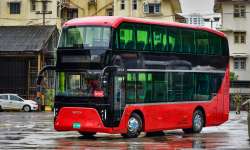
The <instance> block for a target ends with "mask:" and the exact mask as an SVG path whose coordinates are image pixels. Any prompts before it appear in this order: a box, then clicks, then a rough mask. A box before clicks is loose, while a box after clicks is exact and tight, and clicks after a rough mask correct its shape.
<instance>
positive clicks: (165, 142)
mask: <svg viewBox="0 0 250 150" xmlns="http://www.w3.org/2000/svg"><path fill="white" fill-rule="evenodd" d="M246 119H247V113H246V112H242V113H241V115H235V113H234V112H231V113H230V120H229V121H227V122H226V123H225V124H223V125H221V126H217V127H207V128H204V129H203V130H202V133H200V134H191V135H187V134H186V135H185V134H183V132H182V131H181V130H171V131H165V135H163V136H153V137H146V136H145V134H142V135H141V136H140V137H139V138H136V139H124V138H122V137H121V136H120V135H110V134H97V135H96V137H95V138H92V139H85V138H84V137H82V136H80V135H79V134H78V133H77V132H56V131H54V129H53V114H52V113H37V112H34V113H23V112H0V149H88V150H92V149H100V150H103V149H133V150H136V149H148V150H151V149H190V148H197V149H203V148H204V149H250V142H249V141H248V135H247V120H246Z"/></svg>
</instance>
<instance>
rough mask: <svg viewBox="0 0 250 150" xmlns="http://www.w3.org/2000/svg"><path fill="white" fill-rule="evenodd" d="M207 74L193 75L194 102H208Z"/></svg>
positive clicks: (208, 79)
mask: <svg viewBox="0 0 250 150" xmlns="http://www.w3.org/2000/svg"><path fill="white" fill-rule="evenodd" d="M209 81H210V78H209V74H205V73H197V74H195V79H194V84H195V95H194V100H198V101H201V100H209V99H210V90H209Z"/></svg>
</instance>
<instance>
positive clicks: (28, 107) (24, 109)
mask: <svg viewBox="0 0 250 150" xmlns="http://www.w3.org/2000/svg"><path fill="white" fill-rule="evenodd" d="M30 110H31V108H30V106H28V105H24V106H23V111H25V112H30Z"/></svg>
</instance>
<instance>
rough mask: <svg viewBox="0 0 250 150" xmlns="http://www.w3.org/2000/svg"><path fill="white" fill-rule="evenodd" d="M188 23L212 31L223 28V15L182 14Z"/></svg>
mask: <svg viewBox="0 0 250 150" xmlns="http://www.w3.org/2000/svg"><path fill="white" fill-rule="evenodd" d="M182 15H183V16H184V17H185V19H186V23H188V24H192V25H196V26H205V27H208V28H212V29H215V30H216V29H218V28H220V27H221V14H220V13H212V14H199V13H192V14H182Z"/></svg>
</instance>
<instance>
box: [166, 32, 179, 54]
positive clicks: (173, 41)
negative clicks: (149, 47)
mask: <svg viewBox="0 0 250 150" xmlns="http://www.w3.org/2000/svg"><path fill="white" fill-rule="evenodd" d="M168 51H170V52H181V37H180V30H179V29H177V28H169V29H168Z"/></svg>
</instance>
